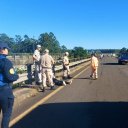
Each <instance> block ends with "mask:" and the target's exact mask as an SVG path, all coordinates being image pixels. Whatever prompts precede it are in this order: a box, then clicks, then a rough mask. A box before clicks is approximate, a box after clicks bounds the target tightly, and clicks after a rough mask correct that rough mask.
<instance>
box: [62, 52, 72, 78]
mask: <svg viewBox="0 0 128 128" xmlns="http://www.w3.org/2000/svg"><path fill="white" fill-rule="evenodd" d="M68 56H69V53H68V52H65V53H64V58H63V78H64V79H70V78H71V76H70V68H69V59H68Z"/></svg>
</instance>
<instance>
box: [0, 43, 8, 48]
mask: <svg viewBox="0 0 128 128" xmlns="http://www.w3.org/2000/svg"><path fill="white" fill-rule="evenodd" d="M5 48H7V49H10V48H9V46H8V44H7V43H0V49H5Z"/></svg>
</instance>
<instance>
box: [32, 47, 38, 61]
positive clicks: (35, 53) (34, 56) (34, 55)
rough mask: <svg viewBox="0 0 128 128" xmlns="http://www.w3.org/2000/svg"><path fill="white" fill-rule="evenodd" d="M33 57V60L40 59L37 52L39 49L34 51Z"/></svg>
mask: <svg viewBox="0 0 128 128" xmlns="http://www.w3.org/2000/svg"><path fill="white" fill-rule="evenodd" d="M33 58H34V59H35V62H36V61H40V52H39V50H37V49H36V50H35V51H34V54H33Z"/></svg>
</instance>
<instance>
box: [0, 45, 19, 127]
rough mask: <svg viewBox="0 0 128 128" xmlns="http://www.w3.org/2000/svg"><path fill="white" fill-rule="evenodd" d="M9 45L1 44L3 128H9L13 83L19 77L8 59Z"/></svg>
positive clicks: (0, 96)
mask: <svg viewBox="0 0 128 128" xmlns="http://www.w3.org/2000/svg"><path fill="white" fill-rule="evenodd" d="M8 49H9V47H8V45H7V44H6V43H0V113H1V110H2V115H3V117H2V122H1V128H9V122H10V117H11V114H12V108H13V103H14V96H13V92H12V82H13V81H16V80H17V79H18V78H19V76H18V75H17V74H16V73H15V71H14V68H13V64H12V63H11V61H10V60H9V59H7V58H6V56H7V55H8Z"/></svg>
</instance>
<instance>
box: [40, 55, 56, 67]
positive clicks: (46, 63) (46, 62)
mask: <svg viewBox="0 0 128 128" xmlns="http://www.w3.org/2000/svg"><path fill="white" fill-rule="evenodd" d="M53 64H54V60H53V58H52V56H50V55H49V54H44V55H42V56H41V66H42V68H52V65H53Z"/></svg>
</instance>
